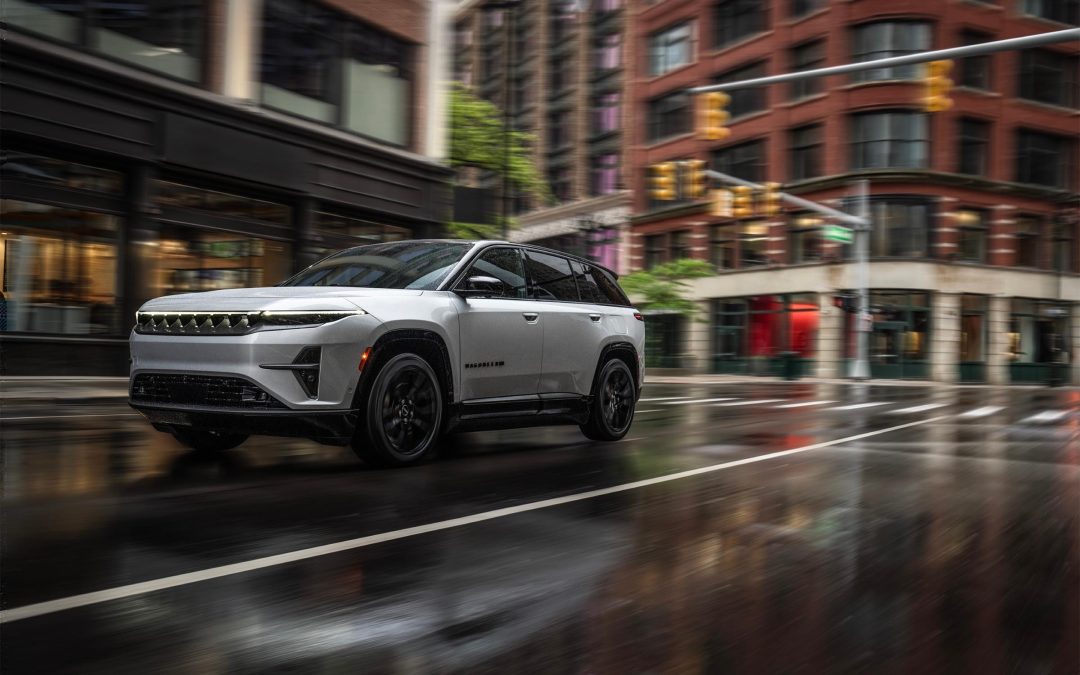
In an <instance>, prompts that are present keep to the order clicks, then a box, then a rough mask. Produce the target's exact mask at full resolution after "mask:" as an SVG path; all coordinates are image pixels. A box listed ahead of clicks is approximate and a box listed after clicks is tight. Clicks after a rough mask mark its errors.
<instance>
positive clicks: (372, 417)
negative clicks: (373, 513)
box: [353, 353, 443, 466]
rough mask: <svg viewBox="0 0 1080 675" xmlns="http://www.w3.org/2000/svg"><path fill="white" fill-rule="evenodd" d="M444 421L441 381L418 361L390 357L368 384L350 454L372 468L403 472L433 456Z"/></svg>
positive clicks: (409, 356)
mask: <svg viewBox="0 0 1080 675" xmlns="http://www.w3.org/2000/svg"><path fill="white" fill-rule="evenodd" d="M442 420H443V400H442V393H441V391H440V389H439V379H438V377H437V376H436V375H435V371H434V370H432V368H431V366H430V365H429V364H428V362H427V361H425V360H424V359H423V358H422V357H420V356H418V355H416V354H412V353H403V354H398V355H396V356H393V357H391V358H390V359H389V360H388V361H387V362H386V363H385V364H384V365H383V366H382V367H381V368H380V369H379V372H378V374H377V375H376V376H375V379H374V381H373V382H372V383H371V391H370V392H369V394H368V397H367V402H366V406H365V410H364V419H363V423H362V424H360V425H359V426H358V428H357V431H356V435H355V436H354V437H353V450H354V451H355V452H356V454H357V455H359V456H360V458H361V459H363V460H364V461H365V462H367V463H369V464H372V465H374V466H405V465H408V464H416V463H418V462H421V461H423V460H424V459H425V458H427V457H429V456H431V455H432V454H434V453H433V450H434V447H435V441H436V440H437V439H438V437H439V431H440V429H441V428H442Z"/></svg>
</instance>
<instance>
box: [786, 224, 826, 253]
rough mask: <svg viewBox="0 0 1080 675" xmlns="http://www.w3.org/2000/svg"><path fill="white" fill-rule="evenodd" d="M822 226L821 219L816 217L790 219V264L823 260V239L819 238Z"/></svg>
mask: <svg viewBox="0 0 1080 675" xmlns="http://www.w3.org/2000/svg"><path fill="white" fill-rule="evenodd" d="M822 224H823V221H822V219H821V218H818V217H816V216H808V215H797V216H794V217H792V219H791V229H790V230H789V235H788V236H789V239H790V241H789V246H788V250H789V251H790V252H791V262H792V264H798V263H807V262H816V261H818V260H824V258H825V239H824V238H823V237H822V236H821V226H822Z"/></svg>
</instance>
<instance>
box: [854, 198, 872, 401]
mask: <svg viewBox="0 0 1080 675" xmlns="http://www.w3.org/2000/svg"><path fill="white" fill-rule="evenodd" d="M869 192H870V181H868V180H866V179H865V178H863V179H860V180H857V181H855V208H856V210H857V211H858V212H859V219H860V220H862V223H860V224H859V225H857V226H856V227H855V228H853V229H854V230H855V285H856V286H857V287H858V288H857V290H856V293H857V294H858V310H857V312H856V314H855V363H854V364H853V366H852V368H851V379H853V380H869V379H870V330H871V328H872V326H873V324H872V323H871V319H870V297H869V294H870V291H869V288H870V229H871V228H870V201H869Z"/></svg>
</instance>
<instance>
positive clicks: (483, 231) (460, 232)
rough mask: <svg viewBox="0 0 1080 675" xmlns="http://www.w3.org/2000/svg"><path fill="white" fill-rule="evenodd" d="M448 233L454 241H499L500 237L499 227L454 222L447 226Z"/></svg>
mask: <svg viewBox="0 0 1080 675" xmlns="http://www.w3.org/2000/svg"><path fill="white" fill-rule="evenodd" d="M446 233H447V236H449V237H451V238H452V239H498V238H499V235H500V232H499V226H498V225H485V224H483V223H458V222H454V221H450V222H449V223H447V224H446Z"/></svg>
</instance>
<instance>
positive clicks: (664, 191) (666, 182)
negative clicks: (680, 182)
mask: <svg viewBox="0 0 1080 675" xmlns="http://www.w3.org/2000/svg"><path fill="white" fill-rule="evenodd" d="M650 168H651V169H652V174H653V175H652V176H651V177H650V178H649V183H650V189H649V196H651V197H652V198H653V199H657V200H661V201H671V200H672V199H675V169H676V166H675V162H661V163H660V164H654V165H653V166H652V167H650Z"/></svg>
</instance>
